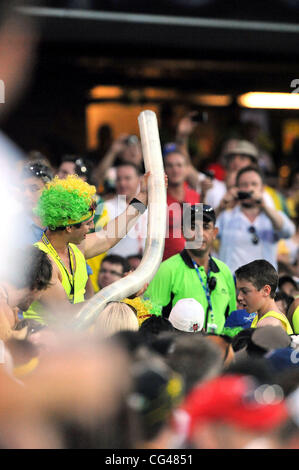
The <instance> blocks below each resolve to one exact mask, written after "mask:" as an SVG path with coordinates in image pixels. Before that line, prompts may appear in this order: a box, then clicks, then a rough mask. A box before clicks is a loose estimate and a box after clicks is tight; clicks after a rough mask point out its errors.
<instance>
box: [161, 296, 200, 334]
mask: <svg viewBox="0 0 299 470" xmlns="http://www.w3.org/2000/svg"><path fill="white" fill-rule="evenodd" d="M168 320H169V321H170V323H171V324H172V326H173V327H174V328H176V329H177V330H180V331H186V332H188V333H198V332H199V331H201V330H202V328H203V326H204V321H205V312H204V309H203V307H202V305H201V304H200V303H199V302H197V300H195V299H180V300H178V302H177V303H176V304H175V306H174V307H173V308H172V310H171V312H170V315H169V318H168Z"/></svg>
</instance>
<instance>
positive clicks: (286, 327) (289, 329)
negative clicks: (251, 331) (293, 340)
mask: <svg viewBox="0 0 299 470" xmlns="http://www.w3.org/2000/svg"><path fill="white" fill-rule="evenodd" d="M271 317H272V318H276V319H277V320H279V321H280V322H281V326H282V328H283V329H284V330H285V331H286V332H287V334H288V335H292V334H294V333H293V330H292V327H291V325H290V323H289V320H288V319H287V317H286V316H285V315H284V314H283V313H279V312H275V311H274V310H270V311H269V312H267V313H265V315H263V316H262V317H261V318H258V315H257V316H256V317H255V318H254V319H253V322H252V323H251V328H256V327H257V325H258V322H259V321H260V320H263V319H264V318H271Z"/></svg>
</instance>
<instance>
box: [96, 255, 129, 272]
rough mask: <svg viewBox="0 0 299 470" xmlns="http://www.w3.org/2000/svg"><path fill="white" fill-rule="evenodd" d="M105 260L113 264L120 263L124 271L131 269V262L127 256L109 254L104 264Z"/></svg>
mask: <svg viewBox="0 0 299 470" xmlns="http://www.w3.org/2000/svg"><path fill="white" fill-rule="evenodd" d="M105 261H107V262H108V263H111V264H120V265H121V266H122V268H123V273H127V272H128V271H130V265H129V262H128V260H127V259H126V258H123V256H119V255H107V256H105V258H104V259H103V260H102V264H103V263H105Z"/></svg>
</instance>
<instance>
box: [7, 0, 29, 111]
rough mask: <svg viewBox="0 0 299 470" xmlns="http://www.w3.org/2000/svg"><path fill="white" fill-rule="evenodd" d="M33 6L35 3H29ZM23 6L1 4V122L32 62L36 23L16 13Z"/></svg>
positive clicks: (21, 0) (18, 0)
mask: <svg viewBox="0 0 299 470" xmlns="http://www.w3.org/2000/svg"><path fill="white" fill-rule="evenodd" d="M34 3H37V2H34V1H33V2H30V4H31V5H32V4H34ZM26 4H29V2H27V1H26V0H11V1H9V2H1V3H0V43H1V49H0V78H1V80H2V83H3V84H4V90H5V103H4V104H2V105H0V118H1V119H2V117H3V116H5V115H6V114H7V112H9V111H11V110H12V108H13V107H14V105H15V103H16V102H17V101H18V99H19V97H20V96H21V95H22V93H23V91H24V89H25V88H26V86H27V85H28V83H29V81H30V78H31V70H32V67H33V63H34V60H35V46H36V42H37V40H36V39H37V29H36V24H35V23H34V22H33V21H32V19H29V17H28V16H25V15H23V14H20V13H18V10H17V8H18V7H22V6H26Z"/></svg>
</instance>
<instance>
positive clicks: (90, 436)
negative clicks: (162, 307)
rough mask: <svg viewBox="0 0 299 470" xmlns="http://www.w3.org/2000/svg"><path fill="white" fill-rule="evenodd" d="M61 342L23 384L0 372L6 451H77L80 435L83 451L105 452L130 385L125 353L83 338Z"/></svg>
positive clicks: (0, 442) (0, 424) (0, 431)
mask: <svg viewBox="0 0 299 470" xmlns="http://www.w3.org/2000/svg"><path fill="white" fill-rule="evenodd" d="M57 343H58V344H57V345H56V347H55V348H52V349H51V352H49V353H47V352H44V353H43V354H42V355H41V356H40V357H39V364H38V367H37V368H36V369H35V371H34V372H33V373H32V374H30V375H28V376H26V377H25V378H24V379H23V385H20V384H19V383H17V382H15V381H13V380H12V379H11V378H10V377H9V376H8V375H6V374H5V373H4V370H3V369H1V370H0V385H1V386H0V435H1V437H0V446H1V447H2V448H49V447H55V448H57V447H62V448H65V447H73V446H74V445H77V438H78V436H81V443H80V446H81V447H84V446H85V447H86V448H88V447H91V446H92V447H94V448H101V447H103V442H102V439H103V436H104V435H105V432H106V431H107V432H108V430H109V429H110V428H109V426H110V427H112V428H113V423H114V420H115V419H116V416H117V415H118V413H119V410H120V408H121V407H122V403H123V400H124V397H125V396H126V395H127V393H128V391H129V390H130V385H131V382H130V374H129V362H128V358H127V355H126V353H125V350H124V349H121V348H120V347H119V346H117V345H115V344H114V345H112V344H105V345H104V344H102V343H100V344H96V343H95V342H94V341H92V339H91V338H90V336H88V337H87V336H85V335H83V334H76V335H75V334H72V335H65V334H63V335H61V336H60V337H59V341H58V342H57ZM70 428H71V432H72V433H71V434H70V433H69V434H68V433H66V432H65V431H66V429H70ZM27 431H28V432H27Z"/></svg>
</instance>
